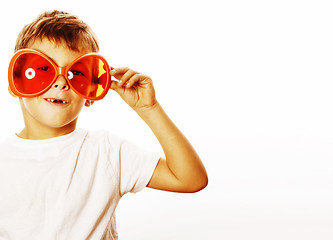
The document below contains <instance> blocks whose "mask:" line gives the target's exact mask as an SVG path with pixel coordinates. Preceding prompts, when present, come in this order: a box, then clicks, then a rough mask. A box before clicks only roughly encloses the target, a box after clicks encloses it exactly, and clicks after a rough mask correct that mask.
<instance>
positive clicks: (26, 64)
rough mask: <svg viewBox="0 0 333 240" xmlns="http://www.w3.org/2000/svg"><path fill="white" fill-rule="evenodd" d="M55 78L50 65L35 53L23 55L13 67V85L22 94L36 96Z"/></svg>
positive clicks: (53, 70)
mask: <svg viewBox="0 0 333 240" xmlns="http://www.w3.org/2000/svg"><path fill="white" fill-rule="evenodd" d="M54 76H55V69H54V67H53V66H52V64H51V63H50V62H49V61H48V60H47V59H45V58H44V57H42V56H39V55H38V54H35V53H23V54H22V55H20V56H19V57H18V58H17V59H16V61H15V63H14V66H13V83H14V86H15V88H16V89H17V90H18V91H19V92H20V93H23V94H38V93H40V92H42V91H43V90H45V89H46V88H48V87H49V85H50V84H51V83H52V80H53V78H54Z"/></svg>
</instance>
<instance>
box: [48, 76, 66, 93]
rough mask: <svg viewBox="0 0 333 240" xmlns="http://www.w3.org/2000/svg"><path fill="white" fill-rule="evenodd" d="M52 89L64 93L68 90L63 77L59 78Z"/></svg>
mask: <svg viewBox="0 0 333 240" xmlns="http://www.w3.org/2000/svg"><path fill="white" fill-rule="evenodd" d="M52 88H53V89H58V90H62V91H66V90H68V89H69V85H68V83H67V81H66V79H65V78H64V77H63V76H59V77H58V78H57V79H56V81H55V82H54V83H53V85H52Z"/></svg>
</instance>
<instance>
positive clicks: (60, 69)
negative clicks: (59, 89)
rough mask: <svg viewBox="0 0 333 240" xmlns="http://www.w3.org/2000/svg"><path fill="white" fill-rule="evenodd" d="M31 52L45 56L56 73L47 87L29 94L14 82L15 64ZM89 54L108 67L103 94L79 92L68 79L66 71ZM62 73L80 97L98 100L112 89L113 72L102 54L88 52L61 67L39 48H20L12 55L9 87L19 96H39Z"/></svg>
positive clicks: (9, 69) (9, 68)
mask: <svg viewBox="0 0 333 240" xmlns="http://www.w3.org/2000/svg"><path fill="white" fill-rule="evenodd" d="M29 53H32V54H36V55H39V56H41V57H43V58H45V59H46V60H47V61H48V62H49V63H50V64H51V65H52V67H53V68H54V70H55V74H54V78H53V80H52V81H51V82H50V84H49V85H48V86H47V87H45V88H44V89H43V90H41V91H39V92H37V93H32V94H27V93H22V92H20V91H19V90H18V89H17V88H16V87H15V83H14V76H13V75H14V66H15V63H16V61H17V59H18V58H19V57H20V56H21V55H23V54H29ZM87 56H93V57H98V58H100V59H101V60H102V61H103V63H104V64H105V66H106V67H107V69H105V70H106V74H107V78H106V86H105V90H104V91H103V92H102V94H101V95H100V96H98V97H88V96H85V95H83V94H82V93H80V92H78V91H77V90H76V89H75V88H74V87H73V86H72V84H71V81H70V79H68V76H67V74H66V73H68V71H69V69H70V68H71V67H72V66H73V65H74V64H75V63H76V62H78V61H79V60H81V59H82V58H84V57H87ZM60 75H62V76H64V78H65V79H66V82H67V84H68V85H69V87H70V89H72V90H73V91H74V92H75V93H76V94H77V95H79V96H80V97H83V98H85V99H87V100H93V101H97V100H100V99H102V98H103V97H105V95H106V94H107V93H108V91H109V89H110V86H111V74H110V67H109V64H108V62H107V61H106V59H105V58H104V57H102V56H101V55H99V54H97V53H87V54H84V55H82V56H80V57H78V58H76V59H75V60H74V61H73V62H71V63H70V64H69V65H68V66H66V67H59V66H58V65H57V64H56V63H55V62H54V61H53V60H52V59H51V58H50V57H48V56H47V55H45V54H44V53H42V52H39V51H37V50H34V49H21V50H18V51H17V52H16V53H15V54H14V56H13V57H12V59H11V61H10V63H9V67H8V82H9V87H10V89H11V91H12V92H13V93H14V94H15V95H16V96H18V97H35V96H38V95H41V94H43V93H45V92H46V91H48V90H49V89H50V88H51V86H52V85H53V84H54V82H55V81H56V80H57V78H58V77H59V76H60Z"/></svg>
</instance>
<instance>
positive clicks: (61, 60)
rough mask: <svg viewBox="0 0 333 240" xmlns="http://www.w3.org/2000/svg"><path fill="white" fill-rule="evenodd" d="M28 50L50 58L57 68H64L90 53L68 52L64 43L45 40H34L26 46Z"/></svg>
mask: <svg viewBox="0 0 333 240" xmlns="http://www.w3.org/2000/svg"><path fill="white" fill-rule="evenodd" d="M28 48H30V49H34V50H37V51H40V52H42V53H44V54H45V55H47V56H48V57H50V58H51V59H52V60H53V61H54V62H55V63H56V64H57V65H58V66H59V67H65V66H67V65H69V64H70V63H71V62H73V61H74V60H75V59H76V58H78V57H80V56H82V55H84V54H87V53H89V52H90V51H87V50H81V51H73V50H70V49H69V48H68V47H67V45H66V44H65V43H64V42H61V43H55V42H52V41H49V40H47V39H42V40H39V39H37V40H35V41H34V42H32V43H31V44H29V45H28Z"/></svg>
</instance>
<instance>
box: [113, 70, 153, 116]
mask: <svg viewBox="0 0 333 240" xmlns="http://www.w3.org/2000/svg"><path fill="white" fill-rule="evenodd" d="M111 76H113V77H114V78H116V79H117V80H118V81H119V82H116V81H112V83H111V87H110V88H111V89H113V90H115V91H116V92H117V93H118V94H119V95H120V97H121V98H122V99H123V100H124V101H125V102H126V103H127V104H128V105H129V106H130V107H131V108H133V109H134V110H136V111H137V110H141V109H150V108H152V107H153V106H154V105H155V104H156V103H157V100H156V97H155V90H154V86H153V82H152V80H151V78H150V77H148V76H146V75H144V74H141V73H138V72H136V71H133V70H131V69H129V68H126V67H124V68H116V69H112V70H111Z"/></svg>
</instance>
